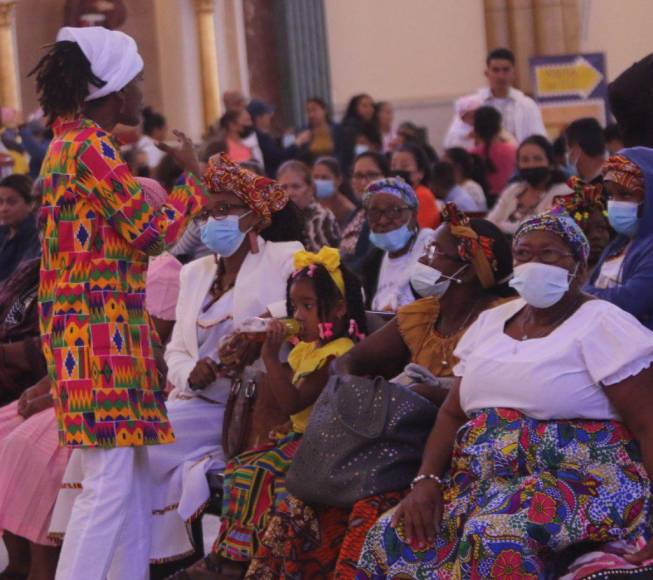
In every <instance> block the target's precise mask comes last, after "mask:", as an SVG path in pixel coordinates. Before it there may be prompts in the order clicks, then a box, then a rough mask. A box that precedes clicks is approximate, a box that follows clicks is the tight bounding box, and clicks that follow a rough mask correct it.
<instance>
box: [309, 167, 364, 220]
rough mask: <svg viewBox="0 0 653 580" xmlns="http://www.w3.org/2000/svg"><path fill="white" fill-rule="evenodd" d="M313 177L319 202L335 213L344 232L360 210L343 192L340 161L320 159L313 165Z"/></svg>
mask: <svg viewBox="0 0 653 580" xmlns="http://www.w3.org/2000/svg"><path fill="white" fill-rule="evenodd" d="M312 176H313V183H314V184H315V197H316V199H317V201H318V202H319V204H320V205H321V206H322V207H323V208H325V209H327V210H330V211H331V213H333V215H334V216H335V217H336V220H337V222H338V225H339V226H340V230H341V231H343V230H344V229H345V228H346V227H347V226H348V225H349V222H351V220H352V218H353V217H354V216H355V215H356V212H357V211H358V208H357V207H356V205H354V203H353V202H352V201H351V199H349V198H348V197H347V195H345V194H344V193H343V191H342V189H343V185H344V181H343V179H342V172H341V171H340V165H339V163H338V160H337V159H336V158H335V157H320V158H319V159H318V160H317V161H316V162H315V163H314V164H313V170H312Z"/></svg>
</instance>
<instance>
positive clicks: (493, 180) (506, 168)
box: [472, 141, 517, 196]
mask: <svg viewBox="0 0 653 580" xmlns="http://www.w3.org/2000/svg"><path fill="white" fill-rule="evenodd" d="M472 153H474V154H476V155H479V156H480V157H481V158H482V159H485V158H486V154H485V145H478V146H476V147H474V149H472ZM489 158H490V160H491V161H492V163H493V164H494V168H495V171H492V172H490V171H488V173H487V182H488V184H489V186H490V194H491V195H493V196H498V195H499V194H500V193H501V192H502V191H503V190H504V188H505V187H506V185H508V180H509V179H510V178H511V177H512V176H513V174H514V173H515V170H516V169H517V146H516V145H515V144H514V143H506V142H505V141H496V142H495V143H492V145H490V154H489Z"/></svg>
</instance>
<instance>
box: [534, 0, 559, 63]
mask: <svg viewBox="0 0 653 580" xmlns="http://www.w3.org/2000/svg"><path fill="white" fill-rule="evenodd" d="M534 8H535V41H536V47H537V54H540V55H556V54H564V53H565V52H567V50H566V46H565V26H564V16H563V10H562V2H561V0H535V1H534Z"/></svg>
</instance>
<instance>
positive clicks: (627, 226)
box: [608, 201, 639, 238]
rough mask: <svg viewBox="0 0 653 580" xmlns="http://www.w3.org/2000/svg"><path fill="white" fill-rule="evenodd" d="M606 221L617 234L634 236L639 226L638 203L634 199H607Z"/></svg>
mask: <svg viewBox="0 0 653 580" xmlns="http://www.w3.org/2000/svg"><path fill="white" fill-rule="evenodd" d="M608 221H609V222H610V225H611V226H612V228H613V229H614V231H615V232H617V233H618V234H622V235H624V236H628V237H629V238H634V237H635V234H636V233H637V228H638V227H639V204H638V203H635V202H634V201H608Z"/></svg>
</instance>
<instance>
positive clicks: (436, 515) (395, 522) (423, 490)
mask: <svg viewBox="0 0 653 580" xmlns="http://www.w3.org/2000/svg"><path fill="white" fill-rule="evenodd" d="M442 506H443V499H442V490H441V489H440V486H439V485H438V484H437V483H435V482H434V481H431V480H430V479H425V480H424V481H420V482H419V483H418V484H417V485H416V486H415V489H413V490H412V491H411V492H410V493H409V494H408V495H407V496H406V497H405V498H404V499H403V500H402V501H401V503H400V504H399V505H398V506H397V509H396V510H395V512H394V514H393V516H392V527H393V528H396V527H397V526H399V525H400V524H401V523H402V522H403V528H404V537H405V539H406V542H407V543H408V544H411V545H412V546H414V547H416V548H424V547H425V546H426V544H427V542H433V540H434V538H435V534H436V533H437V532H439V531H440V521H441V519H442Z"/></svg>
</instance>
